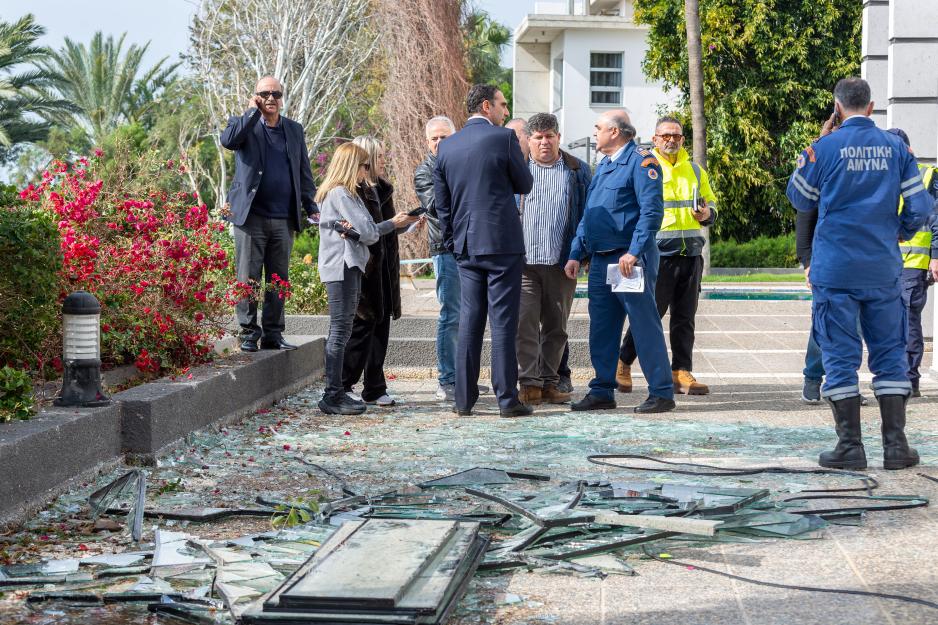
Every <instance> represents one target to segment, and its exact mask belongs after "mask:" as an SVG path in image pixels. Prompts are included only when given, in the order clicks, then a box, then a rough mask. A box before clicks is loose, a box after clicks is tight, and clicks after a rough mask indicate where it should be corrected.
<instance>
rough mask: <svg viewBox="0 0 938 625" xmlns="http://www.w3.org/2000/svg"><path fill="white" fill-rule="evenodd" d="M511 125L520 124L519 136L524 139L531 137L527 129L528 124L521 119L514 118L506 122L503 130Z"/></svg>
mask: <svg viewBox="0 0 938 625" xmlns="http://www.w3.org/2000/svg"><path fill="white" fill-rule="evenodd" d="M512 124H515V125H517V124H521V134H523V135H524V136H525V137H530V136H531V130H530V128H528V122H527V121H526V120H525V119H524V118H523V117H515V118H514V119H511V120H508V123H507V124H505V128H510V127H511V125H512Z"/></svg>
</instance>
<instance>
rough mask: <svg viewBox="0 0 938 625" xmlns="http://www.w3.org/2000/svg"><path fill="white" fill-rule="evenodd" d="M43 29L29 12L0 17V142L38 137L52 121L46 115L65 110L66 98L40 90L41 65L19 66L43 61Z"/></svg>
mask: <svg viewBox="0 0 938 625" xmlns="http://www.w3.org/2000/svg"><path fill="white" fill-rule="evenodd" d="M43 34H45V29H44V28H43V27H42V26H40V25H39V24H36V23H35V18H34V17H33V16H32V15H29V14H27V15H24V16H23V17H21V18H20V19H19V20H17V21H16V22H12V23H11V22H2V21H0V146H2V147H3V148H9V147H11V146H14V145H16V144H19V143H27V142H35V141H41V140H43V139H45V138H46V136H47V135H48V133H49V128H50V127H51V124H50V123H49V122H48V121H47V120H46V119H43V118H45V117H48V116H51V115H56V114H60V113H63V112H67V111H68V110H69V109H70V106H69V104H68V102H66V101H65V100H62V99H59V98H55V97H50V96H48V95H46V94H44V93H43V92H42V89H43V88H44V87H46V86H47V85H48V84H49V76H48V74H47V73H46V72H44V71H43V70H40V69H27V70H22V71H19V70H18V66H20V65H22V64H25V63H37V62H41V61H43V60H44V59H45V58H46V57H47V56H48V55H49V50H48V49H47V48H44V47H42V46H37V45H36V40H37V39H39V37H41V36H42V35H43Z"/></svg>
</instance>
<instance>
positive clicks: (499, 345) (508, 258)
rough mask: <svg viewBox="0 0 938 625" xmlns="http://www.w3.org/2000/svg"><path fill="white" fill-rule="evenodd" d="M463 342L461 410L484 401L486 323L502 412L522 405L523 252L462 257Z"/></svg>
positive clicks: (458, 359) (459, 385)
mask: <svg viewBox="0 0 938 625" xmlns="http://www.w3.org/2000/svg"><path fill="white" fill-rule="evenodd" d="M456 263H457V265H458V267H459V287H460V300H461V301H460V305H459V310H460V315H461V317H462V318H461V319H460V322H459V339H458V341H457V347H456V408H458V409H460V410H471V409H472V407H473V406H474V405H475V403H476V401H477V400H478V399H479V369H480V366H481V359H482V336H483V334H484V333H485V319H486V317H488V320H489V331H490V333H491V336H492V386H493V387H494V392H495V397H496V398H497V399H498V405H499V407H500V408H511V407H512V406H514V405H515V404H516V403H518V388H517V386H518V355H517V352H516V351H515V341H516V339H517V336H518V309H519V307H520V306H521V269H522V268H523V267H524V255H523V254H489V255H485V256H460V257H458V258H457V259H456Z"/></svg>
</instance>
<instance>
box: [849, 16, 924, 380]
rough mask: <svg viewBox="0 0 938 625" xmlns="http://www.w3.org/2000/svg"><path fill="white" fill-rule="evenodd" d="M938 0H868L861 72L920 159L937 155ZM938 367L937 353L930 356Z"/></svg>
mask: <svg viewBox="0 0 938 625" xmlns="http://www.w3.org/2000/svg"><path fill="white" fill-rule="evenodd" d="M935 24H938V2H936V0H864V2H863V44H862V64H861V66H860V67H861V69H860V73H861V75H862V76H863V78H865V79H866V80H867V81H868V82H869V83H870V88H871V90H872V92H873V102H874V105H875V108H874V110H873V119H874V120H875V121H876V124H877V125H878V126H879V127H880V128H902V129H903V130H905V131H906V133H907V134H908V135H909V139H910V140H911V142H912V149H913V150H914V151H915V156H916V157H917V158H918V160H919V162H922V163H931V164H934V163H935V162H936V160H938V30H936V29H935ZM935 300H936V297H935V289H934V288H931V289H928V304H927V305H926V306H925V311H924V313H923V314H922V330H923V331H924V334H925V336H926V337H934V336H938V315H935ZM932 371H935V372H938V359H933V361H932Z"/></svg>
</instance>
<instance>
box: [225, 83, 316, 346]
mask: <svg viewBox="0 0 938 625" xmlns="http://www.w3.org/2000/svg"><path fill="white" fill-rule="evenodd" d="M282 108H283V85H281V84H280V81H279V80H277V79H276V78H274V77H273V76H264V77H263V78H261V79H260V80H258V81H257V85H256V86H255V87H254V93H253V95H251V97H250V100H249V107H248V110H247V111H246V112H245V113H244V114H243V115H240V116H232V117H229V118H228V126H227V127H226V128H225V130H224V131H223V132H222V133H221V144H222V145H223V146H225V147H226V148H228V149H229V150H232V151H233V152H234V153H235V174H234V178H233V180H232V182H231V189H230V190H229V191H228V204H227V215H226V218H227V219H228V221H230V222H231V223H232V224H233V225H234V240H235V262H236V264H237V272H238V280H239V281H241V282H245V283H248V284H260V281H261V272H263V273H264V283H265V285H269V284H270V283H271V281H272V278H273V276H274V275H277V276H279V277H280V278H281V279H283V280H289V275H288V274H289V268H290V252H291V251H292V250H293V237H294V235H295V233H296V232H298V231H299V230H302V229H303V228H304V227H306V226H307V225H308V224H309V223H310V222H311V221H317V220H318V216H319V208H318V207H317V206H316V201H315V200H314V197H315V195H316V185H315V184H314V182H313V173H312V170H311V169H310V166H309V153H308V152H307V149H306V141H305V139H304V131H303V126H301V125H300V124H298V123H296V122H295V121H293V120H292V119H287V118H286V117H284V116H282V115H281V114H280V111H281V109H282ZM263 299H264V306H263V311H262V315H261V324H260V325H258V323H257V301H256V299H255V298H253V297H248V298H245V299H244V300H242V301H240V302H238V304H237V306H236V308H235V310H236V312H237V317H238V323H239V324H240V325H241V350H242V351H245V352H256V351H257V350H258V349H259V348H260V349H296V346H294V345H291V344H290V343H287V342H286V341H285V340H283V330H284V327H285V319H284V315H283V304H284V301H283V300H282V299H281V298H280V296H279V294H278V293H277V291H276V290H274V289H265V291H264V298H263ZM258 344H259V345H258Z"/></svg>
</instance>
